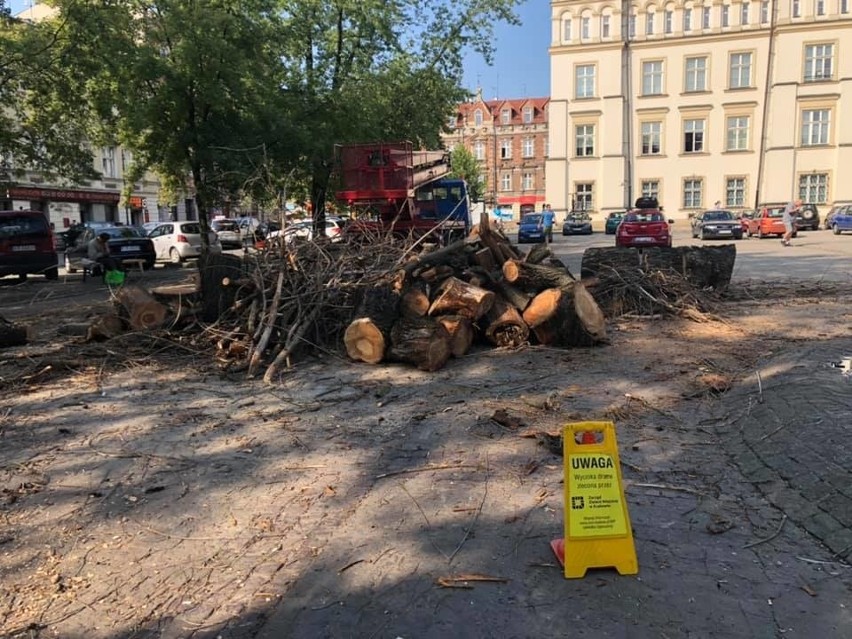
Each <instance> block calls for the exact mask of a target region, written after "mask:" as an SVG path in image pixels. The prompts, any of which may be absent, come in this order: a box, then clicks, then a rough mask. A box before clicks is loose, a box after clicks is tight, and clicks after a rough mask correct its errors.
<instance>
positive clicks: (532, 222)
mask: <svg viewBox="0 0 852 639" xmlns="http://www.w3.org/2000/svg"><path fill="white" fill-rule="evenodd" d="M539 242H544V223H543V222H542V215H541V213H527V214H526V215H524V216H523V217H522V218H521V223H520V225H519V226H518V244H530V243H533V244H538V243H539Z"/></svg>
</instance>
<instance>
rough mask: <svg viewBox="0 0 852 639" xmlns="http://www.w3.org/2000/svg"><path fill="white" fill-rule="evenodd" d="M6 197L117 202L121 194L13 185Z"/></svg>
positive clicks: (103, 202) (56, 200)
mask: <svg viewBox="0 0 852 639" xmlns="http://www.w3.org/2000/svg"><path fill="white" fill-rule="evenodd" d="M6 197H8V198H10V199H14V200H51V201H55V202H98V203H102V204H118V202H119V201H120V200H121V194H120V193H119V192H118V191H82V190H78V189H37V188H31V187H26V186H15V187H12V188H10V189H9V190H8V191H7V192H6Z"/></svg>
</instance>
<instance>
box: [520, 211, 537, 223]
mask: <svg viewBox="0 0 852 639" xmlns="http://www.w3.org/2000/svg"><path fill="white" fill-rule="evenodd" d="M521 224H541V215H539V214H538V213H536V214H535V215H525V216H524V217H523V218H522V219H521Z"/></svg>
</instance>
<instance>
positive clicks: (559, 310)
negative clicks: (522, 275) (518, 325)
mask: <svg viewBox="0 0 852 639" xmlns="http://www.w3.org/2000/svg"><path fill="white" fill-rule="evenodd" d="M533 311H534V312H533ZM527 318H529V321H530V322H532V323H533V324H534V326H533V327H532V329H533V333H534V334H535V336H536V339H538V341H539V342H540V343H541V344H545V345H547V346H591V345H593V344H596V343H599V342H601V341H603V340H604V339H606V318H605V317H604V314H603V312H602V311H601V309H600V307H599V306H598V305H597V303H596V302H595V300H594V298H593V297H592V296H591V294H590V293H589V292H588V291H587V290H586V287H585V286H583V285H582V284H580V283H579V282H577V283H575V284H574V286H573V287H572V288H571V289H550V290H547V291H542V292H541V293H540V294H539V295H538V296H536V298H535V299H534V300H533V301H532V302H531V303H530V306H529V308H527V312H526V313H524V319H525V320H526V319H527Z"/></svg>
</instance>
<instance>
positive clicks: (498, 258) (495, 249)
mask: <svg viewBox="0 0 852 639" xmlns="http://www.w3.org/2000/svg"><path fill="white" fill-rule="evenodd" d="M479 240H480V242H482V244H483V245H485V246H486V247H487V248H488V249H489V250H490V251H491V256H492V257H493V258H494V261H495V262H496V264H497V266H502V265H503V263H504V262H505V261H506V260H512V259H518V257H520V255H519V254H518V250H517V249H516V248H515V247H513V246H512V244H511V243H510V242H509V240H508V239H506V237H505V236H504V235H503V234H502V233H499V232H496V231H494V230H493V229H492V228H491V221H490V220H489V219H488V216H487V215H483V216H482V217H481V219H480V221H479Z"/></svg>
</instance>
